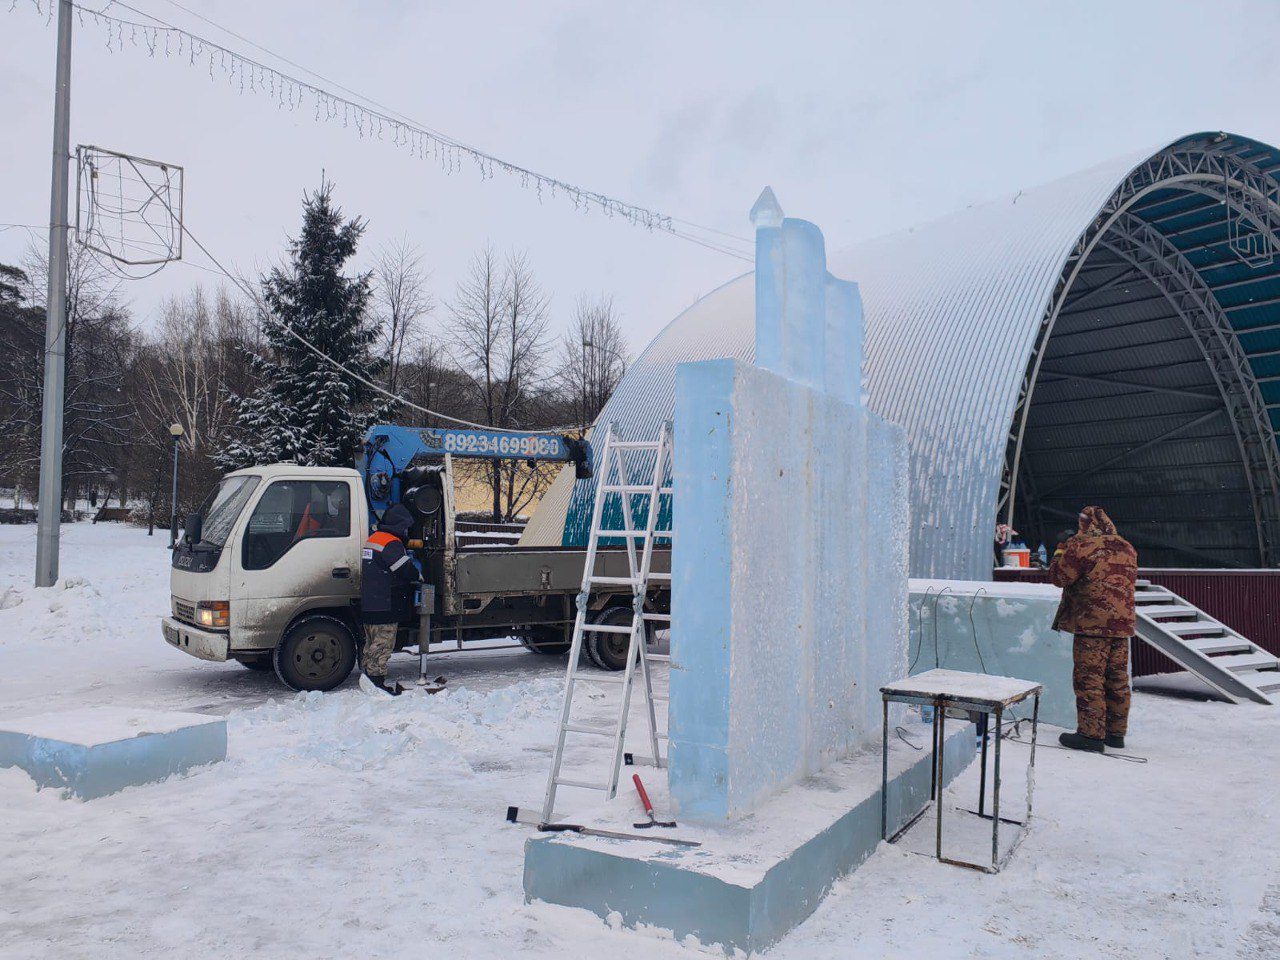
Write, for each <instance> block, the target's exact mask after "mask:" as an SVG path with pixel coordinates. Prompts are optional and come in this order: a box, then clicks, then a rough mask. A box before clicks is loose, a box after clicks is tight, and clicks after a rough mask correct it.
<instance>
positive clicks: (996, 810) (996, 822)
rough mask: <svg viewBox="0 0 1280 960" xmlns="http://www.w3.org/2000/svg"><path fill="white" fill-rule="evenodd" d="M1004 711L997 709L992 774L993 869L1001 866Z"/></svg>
mask: <svg viewBox="0 0 1280 960" xmlns="http://www.w3.org/2000/svg"><path fill="white" fill-rule="evenodd" d="M1001 715H1002V710H1001V709H1000V708H999V707H996V757H995V769H994V770H992V772H991V869H992V870H993V871H994V870H997V869H999V864H1000V741H1001V739H1002V737H1001V736H1000V730H1001V727H1002V725H1001V722H1000V721H1001Z"/></svg>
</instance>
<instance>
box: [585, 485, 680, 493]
mask: <svg viewBox="0 0 1280 960" xmlns="http://www.w3.org/2000/svg"><path fill="white" fill-rule="evenodd" d="M665 489H666V490H670V489H671V488H670V487H667V488H665ZM600 492H601V493H653V487H651V486H649V485H648V484H646V483H606V484H605V485H604V486H602V487H601V488H600ZM658 492H659V493H662V492H664V490H659V491H658Z"/></svg>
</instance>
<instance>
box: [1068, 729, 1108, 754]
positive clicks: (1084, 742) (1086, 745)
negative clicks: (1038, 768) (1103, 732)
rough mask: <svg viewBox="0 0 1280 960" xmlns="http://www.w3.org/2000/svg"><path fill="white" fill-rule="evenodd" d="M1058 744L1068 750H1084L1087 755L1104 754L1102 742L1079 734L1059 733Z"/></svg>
mask: <svg viewBox="0 0 1280 960" xmlns="http://www.w3.org/2000/svg"><path fill="white" fill-rule="evenodd" d="M1058 742H1059V743H1060V744H1062V745H1063V746H1064V747H1066V748H1067V749H1068V750H1085V751H1087V752H1089V753H1104V752H1105V751H1104V749H1103V742H1102V741H1101V740H1095V739H1093V737H1086V736H1082V735H1081V734H1079V733H1061V734H1059V735H1058Z"/></svg>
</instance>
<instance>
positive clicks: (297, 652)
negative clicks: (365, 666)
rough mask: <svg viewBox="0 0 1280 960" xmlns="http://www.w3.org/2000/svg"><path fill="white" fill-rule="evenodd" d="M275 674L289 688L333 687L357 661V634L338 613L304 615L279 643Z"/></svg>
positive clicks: (274, 657)
mask: <svg viewBox="0 0 1280 960" xmlns="http://www.w3.org/2000/svg"><path fill="white" fill-rule="evenodd" d="M272 662H273V663H274V664H275V668H276V676H277V677H279V678H280V682H281V683H283V684H284V685H285V686H286V687H288V688H289V689H290V690H332V689H333V688H334V687H336V686H338V685H339V684H340V683H342V681H344V680H346V679H347V677H348V676H349V675H350V673H351V671H352V669H353V668H354V667H355V665H356V638H355V637H354V636H353V635H352V633H351V629H350V628H349V627H348V626H347V625H346V624H345V623H343V622H342V621H341V620H339V619H338V618H337V617H333V616H329V615H328V614H324V613H317V614H312V615H311V616H309V617H303V618H302V619H301V620H299V621H298V622H297V623H295V624H294V625H293V626H291V627H290V628H289V629H288V630H286V631H285V634H284V636H283V637H282V638H281V639H280V642H279V643H278V644H276V649H275V654H274V656H273V660H272Z"/></svg>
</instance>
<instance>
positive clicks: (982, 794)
mask: <svg viewBox="0 0 1280 960" xmlns="http://www.w3.org/2000/svg"><path fill="white" fill-rule="evenodd" d="M990 718H991V714H989V713H984V714H983V715H982V721H981V726H980V729H981V731H982V779H980V780H979V781H978V816H980V817H984V816H986V814H987V807H986V802H987V740H988V739H990V738H989V737H988V735H987V732H988V731H989V730H990V729H991V725H990V723H988V720H990Z"/></svg>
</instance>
